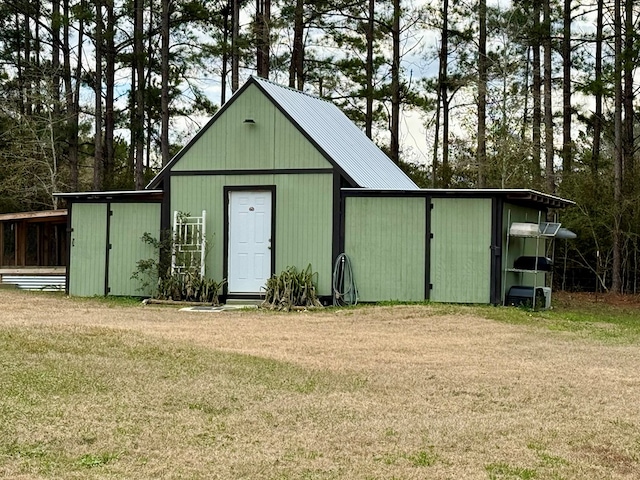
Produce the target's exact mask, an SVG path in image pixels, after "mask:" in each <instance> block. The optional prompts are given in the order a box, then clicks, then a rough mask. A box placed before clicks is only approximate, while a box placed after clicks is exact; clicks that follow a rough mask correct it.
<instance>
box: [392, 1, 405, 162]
mask: <svg viewBox="0 0 640 480" xmlns="http://www.w3.org/2000/svg"><path fill="white" fill-rule="evenodd" d="M400 3H401V2H400V0H393V25H392V27H391V36H392V42H393V53H392V55H393V58H392V60H391V148H390V151H391V160H393V161H394V162H395V163H396V164H399V163H400V102H401V101H402V99H401V98H400V15H401V13H402V10H401V5H400Z"/></svg>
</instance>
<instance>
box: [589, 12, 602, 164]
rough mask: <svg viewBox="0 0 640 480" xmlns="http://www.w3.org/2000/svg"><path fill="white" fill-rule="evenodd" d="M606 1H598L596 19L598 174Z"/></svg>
mask: <svg viewBox="0 0 640 480" xmlns="http://www.w3.org/2000/svg"><path fill="white" fill-rule="evenodd" d="M603 16H604V0H598V14H597V19H596V52H595V56H596V58H595V85H596V86H595V88H596V90H595V92H594V102H595V115H594V117H593V144H592V148H591V171H592V172H593V173H594V174H595V173H597V172H598V168H599V164H600V140H601V138H602V41H603V29H604V18H603Z"/></svg>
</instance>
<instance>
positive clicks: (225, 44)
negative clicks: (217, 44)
mask: <svg viewBox="0 0 640 480" xmlns="http://www.w3.org/2000/svg"><path fill="white" fill-rule="evenodd" d="M232 1H233V0H227V3H226V4H225V6H224V7H223V9H222V71H221V72H220V105H224V104H225V102H226V101H227V73H229V16H230V15H231V2H232Z"/></svg>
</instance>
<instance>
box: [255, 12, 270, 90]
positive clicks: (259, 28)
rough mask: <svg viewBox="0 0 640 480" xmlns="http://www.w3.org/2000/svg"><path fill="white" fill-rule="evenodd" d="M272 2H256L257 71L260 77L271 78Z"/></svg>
mask: <svg viewBox="0 0 640 480" xmlns="http://www.w3.org/2000/svg"><path fill="white" fill-rule="evenodd" d="M270 21H271V0H256V45H257V51H256V67H257V68H256V69H257V73H258V76H259V77H262V78H267V79H268V78H269V48H270V47H271V42H270V39H269V35H270V28H269V23H270Z"/></svg>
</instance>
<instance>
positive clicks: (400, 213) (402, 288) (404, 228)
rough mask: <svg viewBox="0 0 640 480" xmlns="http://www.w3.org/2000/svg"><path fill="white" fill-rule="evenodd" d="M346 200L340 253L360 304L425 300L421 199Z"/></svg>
mask: <svg viewBox="0 0 640 480" xmlns="http://www.w3.org/2000/svg"><path fill="white" fill-rule="evenodd" d="M345 202H346V204H345V253H346V254H347V255H348V256H349V258H350V259H351V262H352V265H353V271H354V277H355V281H356V285H357V288H358V295H359V298H360V300H361V301H363V302H374V301H381V300H400V301H419V300H424V298H425V261H426V258H425V255H426V206H425V205H426V201H425V199H424V198H395V197H394V198H389V197H383V198H374V197H347V198H346V199H345Z"/></svg>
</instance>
